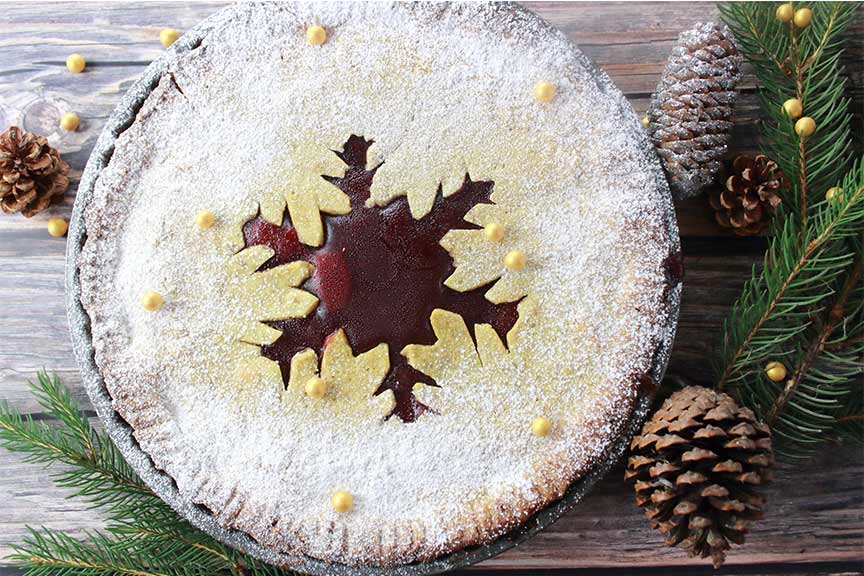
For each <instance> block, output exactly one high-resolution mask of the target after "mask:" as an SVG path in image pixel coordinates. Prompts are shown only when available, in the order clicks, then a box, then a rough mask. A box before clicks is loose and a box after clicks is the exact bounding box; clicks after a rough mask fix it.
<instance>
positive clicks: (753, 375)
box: [717, 2, 864, 458]
mask: <svg viewBox="0 0 864 576" xmlns="http://www.w3.org/2000/svg"><path fill="white" fill-rule="evenodd" d="M803 5H805V4H799V3H796V5H795V8H796V9H797V8H800V7H802V6H803ZM858 6H859V5H858V4H857V3H841V2H831V3H828V2H825V3H818V4H813V5H810V6H809V7H810V8H811V9H812V11H813V19H812V22H811V24H810V25H809V26H807V27H805V28H803V29H802V28H799V27H796V26H795V25H794V24H793V23H783V22H781V21H779V20H777V19H776V18H775V17H774V10H775V8H776V6H775V5H774V4H769V3H753V2H746V3H738V2H732V3H724V4H722V5H721V6H720V10H721V13H722V14H723V18H724V20H725V21H726V23H727V24H728V25H729V27H730V29H732V31H733V33H734V34H735V36H736V39H737V40H738V43H739V48H740V50H741V52H742V53H743V54H744V56H745V57H746V58H747V60H748V61H749V62H750V63H751V64H752V65H753V68H754V70H755V73H756V76H757V79H758V81H759V85H760V89H759V98H760V104H761V107H762V115H763V123H762V139H761V141H762V149H763V153H764V154H765V155H766V156H768V157H770V158H772V159H773V160H774V161H775V162H777V163H778V165H779V166H780V168H781V170H782V171H783V173H784V174H785V175H786V177H787V180H788V181H789V183H790V185H789V188H788V189H787V190H786V191H785V192H784V194H783V206H784V210H783V211H782V214H781V215H780V217H779V218H777V219H776V220H775V224H774V229H773V238H772V239H771V241H770V245H769V248H768V250H767V252H766V255H765V263H764V267H763V268H762V270H761V271H758V270H755V269H754V271H753V276H752V278H751V280H749V281H748V282H747V283H746V284H745V286H744V289H743V292H742V294H741V297H740V298H739V299H738V301H737V302H736V303H735V305H734V306H733V309H732V313H731V314H730V316H729V318H728V320H727V321H726V322H725V323H724V337H723V351H722V355H721V364H720V365H719V366H718V378H717V387H718V388H720V389H730V391H732V392H734V393H735V394H736V395H737V396H738V397H739V399H740V400H741V401H742V402H743V403H744V404H746V405H747V406H748V407H750V408H752V409H753V410H754V411H755V412H756V413H757V414H759V415H760V416H761V417H763V418H765V419H766V420H767V421H768V422H769V423H770V424H771V425H772V428H773V430H774V432H775V435H776V436H777V437H778V438H779V439H781V440H782V442H779V443H778V446H777V450H778V452H780V453H783V454H785V455H787V456H792V457H795V458H799V457H804V456H806V455H808V454H809V453H810V452H812V450H813V448H814V447H815V446H816V445H817V444H818V443H819V442H821V441H822V440H824V439H825V438H826V437H828V436H830V435H831V434H833V433H835V432H838V433H842V434H844V435H855V434H857V435H858V436H859V437H861V436H864V433H862V432H861V430H862V428H864V425H862V424H864V423H862V419H860V418H858V415H860V414H861V413H862V412H864V409H862V406H861V404H862V401H861V398H860V396H861V389H860V385H857V378H858V377H860V375H861V373H862V369H861V362H860V357H861V354H862V353H864V346H862V339H861V337H862V335H864V319H862V317H861V315H862V307H864V305H862V300H864V291H862V290H861V289H860V284H861V280H860V276H861V272H860V261H861V257H862V256H861V242H860V237H861V236H862V234H864V198H862V196H864V166H862V164H864V162H862V161H861V160H859V161H858V162H857V163H856V164H855V165H854V166H852V167H851V169H849V160H850V152H851V150H852V134H851V121H850V120H851V114H850V112H849V101H848V99H847V98H846V97H845V96H844V92H845V89H846V77H845V75H844V70H843V67H842V64H841V57H842V54H843V45H844V42H843V38H842V35H843V33H844V32H845V31H846V30H847V28H848V27H849V24H850V23H851V21H852V19H853V18H854V17H855V14H856V12H857V10H858ZM790 98H797V99H798V100H800V101H801V103H802V105H803V109H804V114H803V115H804V116H808V117H810V118H812V119H813V120H814V122H815V124H816V131H815V132H814V133H813V134H812V135H810V136H807V137H804V136H799V135H798V134H797V133H796V132H795V129H794V126H795V120H794V119H792V118H790V117H789V116H788V115H787V113H786V112H785V110H784V109H783V103H784V102H785V101H786V100H787V99H790ZM847 170H848V172H847ZM844 173H845V174H846V176H845V178H843V174H844ZM841 179H842V180H843V182H842V183H840V184H839V185H840V187H841V188H842V193H841V194H840V197H839V199H838V198H836V197H835V198H834V199H833V200H832V202H825V201H824V198H825V193H826V191H827V190H828V189H829V188H830V187H832V186H834V185H837V184H838V182H839V181H840V180H841ZM775 360H776V361H781V362H783V364H784V365H785V366H786V367H787V368H789V369H790V377H789V378H788V379H787V380H786V381H785V382H779V383H778V382H773V381H772V380H770V379H769V378H767V377H766V375H765V374H764V373H763V370H764V366H765V364H766V363H767V362H768V361H775ZM856 386H857V387H856ZM849 433H851V434H849Z"/></svg>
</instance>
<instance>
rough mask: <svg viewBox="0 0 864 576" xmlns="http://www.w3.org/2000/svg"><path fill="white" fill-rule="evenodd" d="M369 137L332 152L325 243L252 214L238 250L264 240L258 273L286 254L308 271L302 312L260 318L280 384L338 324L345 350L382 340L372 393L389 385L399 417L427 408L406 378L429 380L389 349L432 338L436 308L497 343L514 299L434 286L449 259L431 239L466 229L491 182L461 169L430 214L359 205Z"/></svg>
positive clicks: (508, 324) (367, 182)
mask: <svg viewBox="0 0 864 576" xmlns="http://www.w3.org/2000/svg"><path fill="white" fill-rule="evenodd" d="M371 144H372V141H371V140H366V139H364V138H362V137H358V136H351V137H350V138H349V139H348V141H347V142H346V143H345V146H344V148H343V150H342V151H341V152H335V153H336V155H337V156H339V158H340V159H342V161H343V162H345V164H346V165H347V166H348V168H347V169H346V171H345V174H344V175H343V176H342V177H330V176H324V178H325V179H326V180H328V181H329V182H332V183H333V184H334V185H335V186H337V187H338V188H339V189H340V190H342V191H343V192H345V194H347V195H348V197H349V198H350V199H351V212H350V213H348V214H345V215H344V216H325V217H324V222H325V227H326V231H325V234H326V235H325V243H324V245H323V246H320V247H317V248H313V247H310V246H306V245H304V244H301V243H300V242H299V241H298V239H297V231H296V230H295V229H294V228H293V227H292V225H291V223H290V221H289V218H288V214H287V212H286V214H285V221H284V222H283V224H282V226H274V225H273V224H270V223H269V222H266V221H265V220H263V219H262V218H261V217H260V215H258V216H256V217H255V218H253V219H252V220H250V221H249V222H247V223H246V224H245V225H244V227H243V235H244V238H245V240H246V246H247V247H248V246H254V245H265V246H269V247H271V248H273V250H274V251H275V255H274V256H273V258H271V259H270V260H268V261H267V262H266V263H265V264H264V265H263V266H262V267H261V269H262V270H266V269H268V268H273V267H274V266H278V265H280V264H285V263H287V262H293V261H295V260H306V261H308V262H310V263H312V264H313V265H314V266H315V273H314V274H313V276H312V277H311V278H310V279H309V280H308V281H307V282H306V283H305V284H304V286H303V287H304V289H306V290H309V291H310V292H313V293H314V294H316V295H317V296H318V298H319V299H320V303H319V304H318V307H317V309H316V310H315V312H313V313H312V314H310V315H309V316H308V317H306V318H297V319H289V320H280V321H277V322H269V324H270V325H271V326H273V327H274V328H277V329H279V330H281V331H282V336H281V337H280V338H279V339H278V340H277V341H276V342H274V343H273V344H272V345H270V346H264V347H263V349H262V354H263V355H264V356H265V357H267V358H270V359H272V360H274V361H276V362H278V363H279V365H280V367H281V369H282V378H283V380H284V382H285V383H287V382H288V376H289V370H290V363H291V358H292V357H293V356H294V354H295V353H297V352H299V351H300V350H303V349H304V348H312V349H314V350H316V351H317V352H318V353H319V357H320V354H321V351H322V349H323V347H324V344H325V341H326V339H327V337H328V336H329V335H331V334H332V333H334V332H335V331H337V330H338V329H339V328H342V329H344V330H345V334H346V335H347V337H348V341H349V342H350V343H351V347H352V349H353V351H354V354H360V353H362V352H366V351H368V350H371V349H372V348H374V347H375V346H377V345H378V344H380V343H382V342H384V343H387V344H388V345H389V352H390V372H389V373H388V374H387V377H386V378H385V379H384V382H383V383H382V384H381V386H380V387H379V389H378V390H377V392H376V394H380V393H381V392H384V391H385V390H392V391H393V394H394V396H395V398H396V407H395V409H394V410H393V414H395V415H396V416H397V417H399V418H400V419H401V420H403V421H405V422H411V421H413V420H415V419H416V418H417V417H418V416H419V415H420V414H422V413H423V411H424V410H426V409H427V408H426V407H425V406H423V405H422V404H421V403H420V402H419V401H418V400H417V399H416V398H414V396H413V394H412V393H411V388H412V387H413V386H414V383H415V382H423V383H425V384H428V385H432V386H435V385H437V384H436V383H435V381H434V380H433V379H432V378H430V377H429V376H427V375H425V374H423V373H421V372H419V371H417V370H415V369H414V368H412V367H411V366H410V365H409V364H408V362H407V361H406V359H405V357H404V356H402V355H401V354H400V353H399V352H400V351H401V350H402V348H404V347H405V346H406V345H408V344H433V343H435V340H436V339H435V335H434V333H433V332H432V325H431V323H430V322H429V316H430V314H431V313H432V311H433V310H434V309H436V308H442V309H445V310H449V311H451V312H455V313H457V314H459V315H461V316H462V318H463V319H464V320H465V323H466V325H467V326H468V329H469V331H470V332H471V335H472V337H473V336H474V325H475V324H490V325H492V327H493V328H494V329H495V331H496V332H497V333H498V335H499V336H500V337H501V339H502V340H503V341H505V342H506V339H505V336H506V334H507V332H508V331H509V330H510V329H511V328H512V327H513V325H514V324H515V323H516V319H517V316H518V313H517V311H516V306H517V304H518V302H512V303H507V304H500V305H496V304H492V303H490V302H489V301H488V300H486V298H484V296H483V294H484V292H485V291H486V290H487V288H488V287H487V286H483V287H480V288H477V289H474V290H471V291H469V292H457V291H455V290H451V289H449V288H447V287H446V286H444V280H445V279H446V278H447V277H448V276H450V274H451V273H452V272H453V270H454V267H453V260H452V258H451V257H450V255H449V254H448V253H447V251H446V250H444V248H442V247H441V245H440V244H439V241H440V240H441V238H442V237H443V236H444V235H445V234H446V233H447V231H448V230H452V229H476V228H478V227H477V226H475V225H474V224H471V223H469V222H466V221H465V220H464V217H465V214H466V213H467V212H468V210H470V209H471V208H472V207H473V206H474V205H475V204H478V203H485V204H489V203H491V201H490V200H489V195H490V194H491V193H492V187H493V183H492V182H474V181H472V180H471V179H470V178H469V177H468V175H467V174H466V176H465V181H464V183H463V185H462V187H461V188H460V189H459V191H457V192H456V193H455V194H453V195H451V196H449V197H448V198H446V199H445V198H444V197H443V195H442V193H441V188H440V186H439V188H438V194H437V195H436V197H435V203H434V205H433V207H432V210H431V211H430V212H429V214H427V215H426V216H425V217H423V218H421V219H420V220H415V219H414V218H413V217H412V216H411V212H410V210H409V207H408V201H407V199H406V198H405V197H398V198H396V199H394V200H393V201H392V202H390V203H389V204H388V205H387V206H384V207H376V206H372V207H367V206H366V200H367V199H368V198H369V193H370V187H371V185H372V179H373V178H374V177H375V171H376V170H377V168H378V167H377V166H376V167H373V168H371V169H367V165H366V156H367V151H368V149H369V146H371Z"/></svg>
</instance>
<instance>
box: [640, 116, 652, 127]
mask: <svg viewBox="0 0 864 576" xmlns="http://www.w3.org/2000/svg"><path fill="white" fill-rule="evenodd" d="M650 123H651V121H650V120H649V119H648V116H642V127H643V128H647V127H648V124H650Z"/></svg>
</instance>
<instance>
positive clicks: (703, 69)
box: [648, 22, 742, 198]
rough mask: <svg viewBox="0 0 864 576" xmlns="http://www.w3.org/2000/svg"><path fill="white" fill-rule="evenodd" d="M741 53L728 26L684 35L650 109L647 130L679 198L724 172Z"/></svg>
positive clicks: (698, 28)
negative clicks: (720, 171)
mask: <svg viewBox="0 0 864 576" xmlns="http://www.w3.org/2000/svg"><path fill="white" fill-rule="evenodd" d="M741 61H742V58H741V55H740V54H739V53H738V48H737V47H736V46H735V39H734V37H733V36H732V33H731V32H730V31H729V28H727V27H726V26H725V25H722V24H714V23H711V22H708V23H704V24H702V23H700V24H697V25H696V27H695V28H693V29H692V30H688V31H686V32H684V33H683V34H681V36H680V37H679V38H678V43H677V44H676V45H675V48H674V50H673V52H672V55H671V56H670V57H669V61H668V63H667V65H666V69H665V70H664V71H663V76H662V77H661V78H660V83H659V84H658V85H657V90H656V91H655V93H654V96H653V97H652V98H651V104H650V106H649V108H648V132H649V134H650V135H651V139H652V140H653V142H654V146H655V147H656V149H657V154H658V155H659V156H660V158H661V160H662V161H663V165H664V167H665V168H666V174H667V176H668V180H669V186H670V188H671V189H672V193H673V194H674V195H675V197H676V198H687V197H690V196H695V195H697V194H699V193H700V192H701V191H702V190H703V189H704V188H705V187H706V186H708V185H709V184H710V183H711V182H712V181H713V178H714V175H715V174H716V173H717V171H718V170H719V169H720V168H721V166H722V162H723V158H724V157H725V156H726V143H727V142H728V140H729V132H730V131H731V129H732V121H731V119H732V106H733V105H734V103H735V98H736V92H735V86H736V85H737V84H738V80H739V78H740V77H741V74H740V71H739V69H740V67H741Z"/></svg>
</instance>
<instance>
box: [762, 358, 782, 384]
mask: <svg viewBox="0 0 864 576" xmlns="http://www.w3.org/2000/svg"><path fill="white" fill-rule="evenodd" d="M765 375H766V376H768V379H769V380H771V381H772V382H782V381H783V380H785V379H786V366H784V365H783V364H782V363H780V362H769V363H768V364H767V365H766V366H765Z"/></svg>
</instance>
